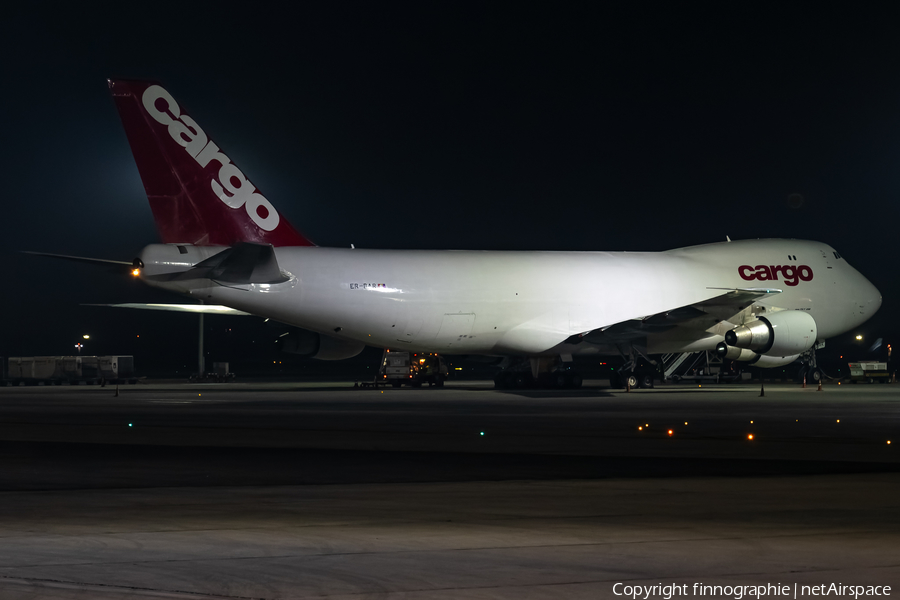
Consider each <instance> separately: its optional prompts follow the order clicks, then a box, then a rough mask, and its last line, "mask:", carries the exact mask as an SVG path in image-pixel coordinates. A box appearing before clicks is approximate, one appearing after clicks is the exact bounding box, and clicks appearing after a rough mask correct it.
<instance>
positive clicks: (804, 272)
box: [738, 265, 813, 286]
mask: <svg viewBox="0 0 900 600" xmlns="http://www.w3.org/2000/svg"><path fill="white" fill-rule="evenodd" d="M779 271H780V272H781V274H782V275H784V284H785V285H790V286H795V285H797V283H798V282H799V281H812V278H813V271H812V269H811V268H810V267H808V266H806V265H800V266H794V265H783V266H782V265H773V266H770V267H767V266H766V265H757V266H755V267H751V266H750V265H742V266H740V267H738V273H739V274H740V276H741V279H743V280H744V281H753V280H754V279H755V280H757V281H778V273H779Z"/></svg>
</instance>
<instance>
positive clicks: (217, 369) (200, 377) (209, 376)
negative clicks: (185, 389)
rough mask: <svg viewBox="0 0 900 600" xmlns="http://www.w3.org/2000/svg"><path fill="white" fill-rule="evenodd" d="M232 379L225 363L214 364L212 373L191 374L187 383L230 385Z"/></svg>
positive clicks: (232, 374) (232, 375) (232, 376)
mask: <svg viewBox="0 0 900 600" xmlns="http://www.w3.org/2000/svg"><path fill="white" fill-rule="evenodd" d="M234 377H235V375H234V373H232V372H231V371H230V370H229V364H228V363H227V362H215V363H213V370H212V371H207V372H205V373H193V374H192V375H191V376H190V378H189V381H190V382H191V383H231V382H232V381H234Z"/></svg>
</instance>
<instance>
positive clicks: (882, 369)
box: [848, 362, 891, 383]
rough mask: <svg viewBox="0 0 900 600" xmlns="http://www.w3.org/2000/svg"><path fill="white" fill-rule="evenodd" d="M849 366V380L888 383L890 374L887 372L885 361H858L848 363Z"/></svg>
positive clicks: (852, 381)
mask: <svg viewBox="0 0 900 600" xmlns="http://www.w3.org/2000/svg"><path fill="white" fill-rule="evenodd" d="M848 365H849V367H850V382H851V383H859V382H860V381H864V382H866V383H875V382H876V381H877V382H878V383H890V381H891V375H890V373H889V372H888V367H887V363H884V362H858V363H848Z"/></svg>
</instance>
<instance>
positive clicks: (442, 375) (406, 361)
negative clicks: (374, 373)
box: [377, 350, 450, 387]
mask: <svg viewBox="0 0 900 600" xmlns="http://www.w3.org/2000/svg"><path fill="white" fill-rule="evenodd" d="M449 372H450V371H449V370H448V369H447V363H446V362H445V361H444V357H442V356H440V355H438V354H434V353H431V352H406V351H402V350H385V351H384V354H383V356H382V359H381V368H380V369H379V370H378V377H377V378H378V379H379V380H380V382H381V383H383V384H385V385H387V384H388V383H389V384H390V385H392V386H394V387H400V386H401V385H411V386H412V387H421V386H422V384H424V383H427V384H428V386H429V387H431V386H437V387H443V385H444V381H446V380H447V375H448V374H449Z"/></svg>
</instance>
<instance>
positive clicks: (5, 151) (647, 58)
mask: <svg viewBox="0 0 900 600" xmlns="http://www.w3.org/2000/svg"><path fill="white" fill-rule="evenodd" d="M897 16H898V15H897V14H896V12H895V11H893V12H891V11H887V10H885V11H883V12H878V11H873V10H866V9H865V8H851V7H850V5H842V6H841V5H835V6H833V7H828V6H825V5H821V6H812V5H810V6H809V7H805V8H804V7H800V6H775V5H773V6H762V7H760V6H750V5H746V6H724V5H715V4H709V5H701V4H690V5H672V6H667V7H664V8H660V6H659V4H657V3H654V4H649V3H644V4H638V3H622V4H604V5H602V6H601V7H599V8H597V7H591V8H588V7H587V5H582V6H581V7H579V6H571V5H568V6H567V5H562V4H558V3H554V4H549V3H548V4H545V5H527V6H526V5H523V4H522V3H515V4H497V3H495V4H462V3H457V2H454V3H446V4H443V3H418V4H408V5H406V4H385V3H377V4H375V3H372V4H368V3H360V4H356V3H327V5H326V4H325V3H315V4H301V5H300V6H291V7H290V8H289V9H286V8H284V7H282V6H281V5H280V4H268V3H262V2H252V3H241V4H237V3H227V2H222V3H215V4H212V3H209V4H207V3H202V4H201V3H184V2H179V3H165V2H154V3H146V4H137V3H117V4H108V5H100V4H96V3H94V4H89V5H78V6H71V7H70V8H68V9H65V10H60V9H59V7H58V6H56V5H55V4H44V5H41V4H36V5H33V6H32V8H29V9H21V8H13V9H9V8H6V9H5V14H4V18H3V21H4V27H3V35H2V36H0V50H2V53H3V60H2V62H0V68H2V70H3V77H2V80H0V81H2V86H3V94H2V98H3V99H2V108H3V115H4V119H3V144H2V145H0V148H2V149H0V152H2V161H0V164H2V169H3V178H2V181H3V196H2V198H3V204H2V206H3V209H4V210H3V216H2V218H0V222H2V235H0V282H2V285H3V294H2V306H0V315H2V322H0V356H9V355H33V354H71V353H73V352H74V348H73V345H74V344H75V343H76V342H77V341H80V340H81V336H82V335H83V334H90V335H91V340H89V341H88V342H86V343H85V350H84V352H85V353H88V354H112V353H115V354H134V355H135V356H136V362H137V365H138V370H139V371H142V372H145V373H160V374H173V375H174V374H175V372H176V371H178V375H179V376H181V375H184V374H186V373H187V372H188V371H190V370H191V369H192V368H194V365H195V364H196V357H195V355H196V350H195V341H196V317H193V316H189V315H178V314H166V313H149V312H143V311H125V310H119V309H104V308H95V307H85V306H81V304H83V303H109V302H148V301H163V302H177V301H179V298H178V297H175V296H168V295H164V294H160V293H158V292H154V291H152V290H149V289H148V288H146V287H144V286H142V285H141V284H139V283H137V282H134V281H130V280H128V279H127V278H122V277H119V276H117V275H114V274H110V273H107V272H105V271H104V269H102V268H101V269H98V268H95V267H90V266H80V265H73V264H70V263H63V262H57V261H53V260H50V259H44V258H37V257H30V256H25V255H20V254H17V253H16V252H17V251H18V250H40V251H46V252H59V253H65V254H76V255H82V256H92V257H103V258H111V259H120V260H131V258H133V257H134V256H135V255H136V253H137V252H138V251H139V250H140V249H141V248H142V247H143V246H144V245H146V244H148V243H154V242H156V241H157V237H156V232H155V229H154V225H153V220H152V217H151V214H150V210H149V206H148V204H147V201H146V197H145V195H144V192H143V188H142V186H141V183H140V179H139V178H138V173H137V170H136V168H135V166H134V162H133V160H132V157H131V153H130V151H129V148H128V144H127V142H126V139H125V135H124V133H123V131H122V129H121V125H120V122H119V118H118V115H117V114H116V112H115V109H114V107H113V104H112V102H111V100H110V98H109V94H108V91H107V87H106V78H107V77H125V78H148V79H155V80H158V81H160V82H162V83H163V84H164V85H165V87H166V88H167V89H168V90H169V91H170V92H171V93H172V94H173V95H174V96H175V98H176V99H178V100H179V102H180V103H182V104H183V105H184V106H185V107H186V108H187V109H188V110H189V111H190V113H191V115H192V116H193V117H194V118H196V120H197V121H198V123H200V125H201V126H202V127H203V128H204V129H205V130H206V131H207V132H209V133H210V135H211V136H213V137H214V139H215V140H216V142H217V143H218V144H219V146H221V147H222V148H223V149H224V151H225V152H226V153H227V154H228V156H230V157H231V158H232V159H233V160H234V162H235V163H236V164H238V165H240V166H241V169H242V170H243V171H244V173H246V174H247V175H248V176H249V177H250V178H251V180H252V181H253V183H254V184H255V185H256V186H258V187H259V188H260V190H262V191H263V193H264V194H265V195H266V197H267V198H269V199H270V200H271V201H272V202H273V203H274V204H275V205H276V206H277V207H278V209H279V211H280V212H281V213H282V215H283V216H285V217H287V218H288V219H289V220H290V221H291V222H292V223H293V224H294V225H295V227H296V228H297V229H299V230H300V231H302V232H303V233H304V234H305V235H307V236H308V237H309V238H310V239H312V240H313V241H315V242H316V243H318V244H319V245H334V246H349V245H350V244H351V243H353V244H355V245H356V246H357V247H362V248H469V249H512V250H526V249H529V250H530V249H537V250H665V249H669V248H676V247H680V246H687V245H692V244H700V243H706V242H714V241H720V240H724V239H725V236H726V235H728V236H730V237H731V238H732V239H742V238H759V237H793V238H806V239H815V240H820V241H823V242H826V243H828V244H831V245H832V246H834V247H835V248H836V249H837V250H838V251H839V252H840V253H841V254H842V255H843V256H844V257H845V258H846V259H847V260H848V261H849V262H850V263H851V264H852V265H854V266H855V267H856V268H858V269H859V270H860V271H861V272H862V273H863V274H864V275H865V276H866V277H868V278H869V279H870V280H871V281H872V282H873V283H874V284H875V285H876V286H877V287H878V288H879V289H880V290H881V291H882V293H883V295H884V304H883V306H882V308H881V311H880V313H879V314H878V315H876V317H874V318H873V319H872V320H871V321H869V322H868V323H867V324H865V325H864V326H863V327H862V328H861V329H860V330H859V331H858V332H850V333H848V334H846V335H845V336H844V337H845V338H846V339H835V340H831V341H829V345H828V347H827V348H826V350H825V351H824V352H822V353H821V354H824V355H827V357H831V358H832V359H836V357H834V356H831V355H832V354H835V355H837V354H838V353H840V354H841V355H842V354H843V353H844V352H850V353H853V356H852V358H858V357H861V356H862V355H864V348H865V347H868V346H869V345H870V343H871V342H872V341H874V339H875V338H877V337H884V338H885V339H886V341H890V339H892V336H894V335H895V333H894V332H895V331H896V327H895V325H894V320H893V318H892V317H893V315H894V314H895V313H896V310H897V308H898V301H897V298H898V294H900V285H898V283H897V280H896V277H895V274H894V273H895V266H896V252H895V236H894V232H895V230H896V226H897V225H896V224H897V217H898V210H900V209H898V204H897V196H898V193H900V172H898V167H900V76H898V75H900V43H898V41H897V36H896V32H895V25H896V22H897V20H896V17H897ZM797 194H799V196H797ZM207 324H208V340H209V350H210V352H209V360H230V361H231V362H232V367H233V369H234V370H235V371H237V372H238V373H239V374H240V372H241V370H242V369H243V370H244V371H245V372H248V373H249V372H272V373H275V372H281V373H283V374H295V373H301V372H305V373H311V372H318V371H316V370H317V369H326V370H327V369H332V370H333V369H346V370H347V372H348V373H352V374H353V375H352V376H357V373H359V372H360V370H361V369H363V370H364V369H365V366H367V365H368V364H371V363H372V360H373V358H372V355H371V354H366V355H364V356H363V358H361V359H357V360H356V361H352V362H351V363H349V364H346V365H344V366H336V365H327V366H323V365H321V363H319V364H318V365H311V364H310V363H309V362H308V361H303V360H301V359H297V358H294V357H285V356H281V355H279V354H278V352H277V349H276V348H275V345H274V343H273V341H274V338H275V336H276V335H277V334H278V333H280V332H281V331H280V330H277V329H276V328H272V327H267V326H264V325H262V323H261V320H260V319H256V318H227V317H210V318H209V319H208V321H207ZM856 333H861V334H863V335H864V336H865V339H864V341H863V343H861V344H857V343H856V342H855V341H854V340H853V336H854V335H856ZM138 336H140V337H138ZM376 354H377V352H376ZM279 360H281V361H283V364H281V365H278V364H272V361H276V362H277V361H279ZM367 361H368V362H367Z"/></svg>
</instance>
